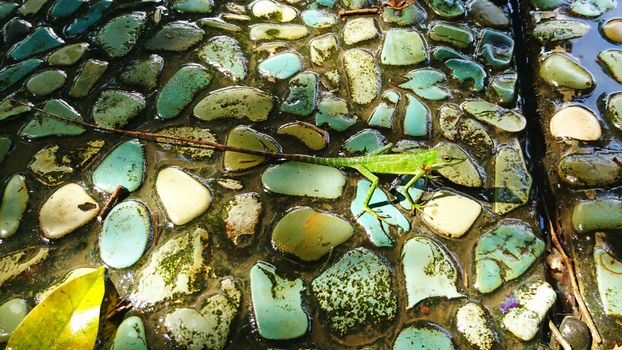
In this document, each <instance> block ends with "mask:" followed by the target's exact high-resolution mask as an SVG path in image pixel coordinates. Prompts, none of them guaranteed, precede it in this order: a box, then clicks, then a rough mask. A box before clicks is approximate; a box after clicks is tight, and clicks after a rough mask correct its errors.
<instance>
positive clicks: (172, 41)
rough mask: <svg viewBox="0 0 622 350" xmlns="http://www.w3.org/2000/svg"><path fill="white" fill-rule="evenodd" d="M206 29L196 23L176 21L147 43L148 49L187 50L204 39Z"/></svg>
mask: <svg viewBox="0 0 622 350" xmlns="http://www.w3.org/2000/svg"><path fill="white" fill-rule="evenodd" d="M204 35H205V31H204V30H203V29H201V28H199V26H197V25H196V24H194V23H191V22H186V21H175V22H171V23H168V24H166V25H165V26H163V27H162V29H160V30H159V31H158V32H157V33H156V34H155V35H154V36H153V38H151V39H149V41H147V42H146V43H145V48H146V49H147V50H162V51H172V52H182V51H186V50H188V49H189V48H191V47H192V46H194V45H195V44H197V43H198V42H199V41H201V40H202V39H203V36H204Z"/></svg>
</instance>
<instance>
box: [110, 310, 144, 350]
mask: <svg viewBox="0 0 622 350" xmlns="http://www.w3.org/2000/svg"><path fill="white" fill-rule="evenodd" d="M147 349H148V347H147V337H146V336H145V326H144V325H143V321H142V320H141V319H140V317H138V316H130V317H128V318H126V319H125V320H123V322H121V324H120V325H119V328H117V331H116V332H115V335H114V341H113V342H112V347H111V348H110V350H147Z"/></svg>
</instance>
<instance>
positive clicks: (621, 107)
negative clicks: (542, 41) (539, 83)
mask: <svg viewBox="0 0 622 350" xmlns="http://www.w3.org/2000/svg"><path fill="white" fill-rule="evenodd" d="M606 108H607V113H606V114H605V115H606V116H607V118H608V119H609V120H610V121H611V123H612V124H613V126H615V127H616V128H618V129H619V130H622V92H616V93H613V94H611V95H609V96H607V102H606ZM0 119H1V118H0Z"/></svg>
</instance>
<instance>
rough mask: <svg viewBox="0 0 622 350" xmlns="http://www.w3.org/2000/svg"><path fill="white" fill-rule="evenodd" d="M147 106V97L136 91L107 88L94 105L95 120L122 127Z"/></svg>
mask: <svg viewBox="0 0 622 350" xmlns="http://www.w3.org/2000/svg"><path fill="white" fill-rule="evenodd" d="M146 106H147V104H146V102H145V98H144V97H143V96H142V95H141V94H139V93H136V92H127V91H123V90H105V91H103V92H102V93H101V94H100V95H99V98H98V99H97V101H95V105H94V106H93V114H92V115H93V120H95V123H97V125H99V126H103V127H107V128H122V127H125V126H126V125H127V123H129V121H130V120H131V119H132V118H134V117H136V116H137V115H138V114H139V113H140V112H142V111H143V110H144V109H145V107H146Z"/></svg>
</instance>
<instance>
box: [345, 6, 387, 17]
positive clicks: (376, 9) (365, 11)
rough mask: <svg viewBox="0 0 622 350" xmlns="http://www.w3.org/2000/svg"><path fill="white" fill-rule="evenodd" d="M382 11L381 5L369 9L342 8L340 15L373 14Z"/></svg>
mask: <svg viewBox="0 0 622 350" xmlns="http://www.w3.org/2000/svg"><path fill="white" fill-rule="evenodd" d="M377 13H380V7H371V8H367V9H356V10H340V11H339V16H340V17H345V16H357V15H372V14H377Z"/></svg>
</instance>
